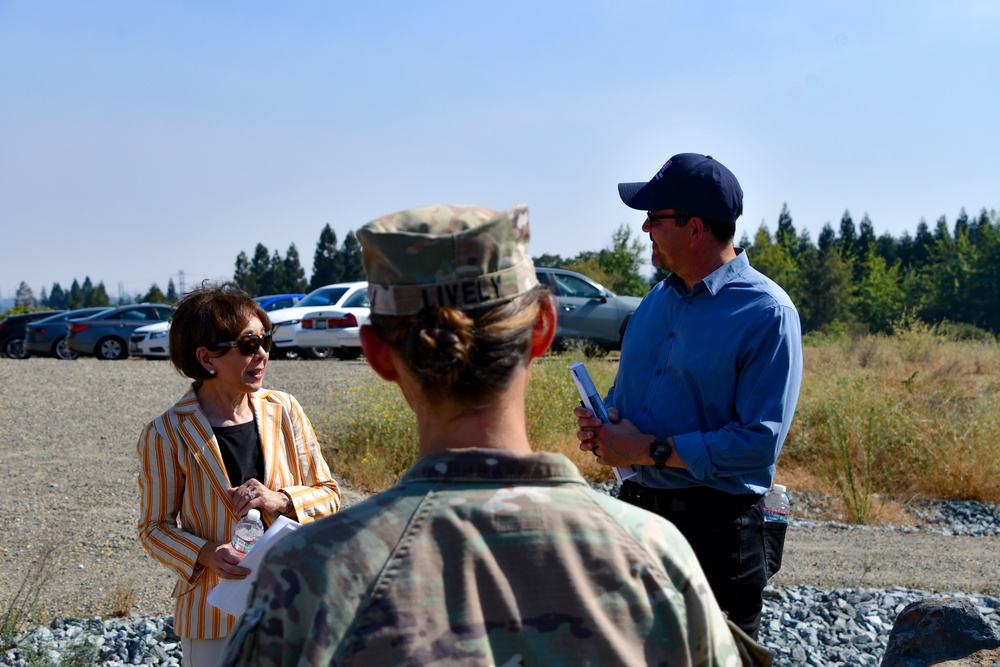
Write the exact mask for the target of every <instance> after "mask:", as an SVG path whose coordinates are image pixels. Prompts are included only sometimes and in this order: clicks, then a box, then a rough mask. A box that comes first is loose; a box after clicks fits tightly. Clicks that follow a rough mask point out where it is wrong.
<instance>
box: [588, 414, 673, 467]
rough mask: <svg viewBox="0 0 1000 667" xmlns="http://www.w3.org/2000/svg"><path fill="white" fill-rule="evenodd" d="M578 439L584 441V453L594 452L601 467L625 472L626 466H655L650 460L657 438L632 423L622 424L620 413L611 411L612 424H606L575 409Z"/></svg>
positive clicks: (623, 421)
mask: <svg viewBox="0 0 1000 667" xmlns="http://www.w3.org/2000/svg"><path fill="white" fill-rule="evenodd" d="M573 414H574V415H576V425H577V428H578V429H579V430H578V431H577V432H576V437H577V438H579V440H580V451H583V452H593V453H594V456H596V457H597V462H598V463H600V464H601V465H606V466H614V467H616V468H623V467H625V466H629V465H633V464H637V465H644V466H645V465H653V459H651V458H650V457H649V445H650V443H652V442H653V436H651V435H645V434H644V433H641V432H640V431H639V429H637V428H636V427H635V425H634V424H633V423H632V422H630V421H629V420H627V419H625V420H619V418H618V410H616V409H615V408H608V418H609V419H611V423H610V424H605V423H604V422H602V421H601V420H600V419H599V418H598V417H596V416H595V415H594V413H593V412H591V411H590V410H588V409H587V408H584V407H578V408H574V410H573Z"/></svg>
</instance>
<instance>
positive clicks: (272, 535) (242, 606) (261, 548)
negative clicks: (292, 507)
mask: <svg viewBox="0 0 1000 667" xmlns="http://www.w3.org/2000/svg"><path fill="white" fill-rule="evenodd" d="M298 528H300V524H298V523H296V522H295V521H292V520H291V519H289V518H287V517H283V516H279V517H278V520H277V521H275V522H274V523H272V524H271V525H270V527H268V529H267V530H265V531H264V534H263V535H262V536H261V538H260V539H259V540H258V541H257V544H255V545H253V549H251V550H250V553H248V554H247V555H246V557H245V558H244V559H243V560H242V561H240V565H241V566H242V567H245V568H248V569H249V570H250V574H248V575H247V576H246V578H245V579H223V580H222V581H220V582H219V583H218V584H216V585H215V588H213V589H212V591H211V592H210V593H209V594H208V603H209V604H210V605H212V606H213V607H218V608H219V609H221V610H222V611H224V612H226V613H227V614H232V615H233V616H239V615H241V614H242V613H243V612H245V611H246V610H247V607H248V606H249V605H250V592H251V591H252V590H253V584H254V582H255V581H257V572H258V569H259V566H260V564H261V563H262V562H263V560H264V556H266V555H267V552H268V550H269V549H270V548H271V547H272V546H274V544H275V542H277V541H278V538H279V537H281V536H283V535H287V534H289V532H290V531H293V530H297V529H298Z"/></svg>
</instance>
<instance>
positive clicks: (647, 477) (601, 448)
mask: <svg viewBox="0 0 1000 667" xmlns="http://www.w3.org/2000/svg"><path fill="white" fill-rule="evenodd" d="M618 191H619V194H620V195H621V198H622V201H624V202H625V204H626V205H627V206H629V207H631V208H635V209H639V210H642V211H646V212H647V216H646V220H645V222H644V223H643V226H642V230H643V231H644V232H646V233H648V234H649V238H650V241H651V242H652V253H653V255H652V262H653V265H654V266H656V267H659V268H661V269H663V270H664V271H667V272H669V273H670V275H669V277H668V278H667V279H666V280H664V281H662V282H660V283H659V284H657V285H656V286H655V287H654V288H653V289H652V290H651V291H650V292H649V294H647V295H646V297H645V298H644V299H643V301H642V303H641V304H640V305H639V308H638V309H637V310H636V311H635V314H634V315H633V316H632V318H631V320H630V321H629V325H628V329H627V331H626V333H625V338H624V341H623V343H622V353H621V362H620V364H619V368H618V374H617V377H616V378H615V383H614V386H612V387H611V390H610V391H609V392H608V396H607V399H606V403H607V406H608V407H609V408H610V409H609V413H610V415H611V418H612V422H613V423H611V424H604V425H602V424H601V422H600V420H599V419H597V418H595V417H594V416H593V415H592V413H591V412H590V411H588V410H586V409H584V408H577V409H576V411H575V414H576V415H577V421H578V425H579V429H580V430H579V433H578V437H579V438H580V441H581V443H580V448H581V449H582V450H584V451H592V452H593V453H594V454H595V455H596V456H597V459H598V461H599V462H600V463H602V464H605V465H609V466H619V467H625V466H628V465H635V466H637V469H638V474H637V475H636V476H634V477H632V478H631V479H629V480H627V481H626V482H625V483H624V484H623V485H622V488H621V494H620V497H621V498H622V499H623V500H625V501H626V502H629V503H631V504H634V505H638V506H640V507H644V508H646V509H648V510H651V511H653V512H656V513H657V514H660V515H661V516H664V517H666V518H667V519H669V520H670V521H672V522H673V523H674V524H675V525H676V526H677V527H678V528H679V529H680V531H681V533H683V534H684V536H685V537H686V538H687V539H688V541H689V542H690V543H691V546H692V547H693V548H694V551H695V553H696V554H697V555H698V559H699V561H700V562H701V565H702V568H703V569H704V570H705V574H706V575H707V577H708V580H709V583H710V584H711V586H712V590H713V592H714V593H715V596H716V598H717V599H718V601H719V605H720V606H721V607H722V609H723V610H724V611H726V612H727V613H728V614H729V617H730V619H731V620H732V621H733V622H734V623H736V624H737V625H739V626H740V627H741V628H743V629H744V630H745V631H746V632H747V633H749V634H750V635H751V636H756V633H757V630H758V628H759V626H760V611H761V608H762V599H761V592H762V591H763V589H764V587H765V586H766V585H767V580H768V578H769V577H770V576H771V575H773V574H774V573H775V572H776V571H777V569H778V567H780V563H781V549H782V546H783V543H784V531H785V524H767V526H766V527H765V525H764V520H763V511H762V509H761V507H762V498H763V495H764V493H766V492H767V490H768V488H769V487H770V486H771V483H772V482H773V481H774V472H775V461H776V460H777V458H778V454H779V453H780V451H781V446H782V443H783V442H784V440H785V436H786V435H787V434H788V428H789V426H790V424H791V420H792V415H793V413H794V412H795V403H796V401H797V399H798V395H799V387H800V385H801V380H802V334H801V328H800V324H799V316H798V313H797V311H796V310H795V306H794V305H793V304H792V301H791V299H789V298H788V295H787V294H785V292H784V291H783V290H782V289H781V288H780V287H779V286H778V285H776V284H775V283H774V282H772V281H771V280H770V279H768V278H767V277H766V276H764V275H763V274H761V273H759V272H758V271H756V270H754V269H753V268H752V267H751V266H750V263H749V260H748V258H747V253H746V252H745V251H744V250H743V249H742V248H736V247H734V246H733V237H734V236H735V231H736V219H737V218H738V217H739V216H740V214H741V213H742V212H743V191H742V189H741V188H740V185H739V183H738V182H737V180H736V177H735V176H734V175H733V173H732V172H731V171H729V170H728V169H727V168H726V167H724V166H723V165H722V164H721V163H720V162H718V161H717V160H714V159H713V158H711V157H710V156H703V155H698V154H694V153H682V154H680V155H675V156H674V157H672V158H671V159H670V160H669V161H668V162H667V163H666V164H665V165H664V166H663V167H662V168H661V169H660V171H659V172H657V174H656V175H655V176H654V177H653V178H652V180H650V181H649V182H648V183H621V184H619V186H618Z"/></svg>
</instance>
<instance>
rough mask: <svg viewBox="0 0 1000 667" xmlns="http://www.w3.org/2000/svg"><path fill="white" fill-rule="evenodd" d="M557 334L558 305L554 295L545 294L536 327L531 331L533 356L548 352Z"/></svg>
mask: <svg viewBox="0 0 1000 667" xmlns="http://www.w3.org/2000/svg"><path fill="white" fill-rule="evenodd" d="M555 335H556V305H555V302H554V301H553V300H552V296H551V295H549V294H546V295H545V298H543V299H542V300H541V302H540V303H539V308H538V317H536V318H535V328H534V330H533V331H532V332H531V358H532V359H535V358H536V357H540V356H542V355H543V354H545V353H546V352H548V350H549V347H550V346H551V345H552V339H553V338H554V337H555Z"/></svg>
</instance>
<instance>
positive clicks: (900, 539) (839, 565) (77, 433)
mask: <svg viewBox="0 0 1000 667" xmlns="http://www.w3.org/2000/svg"><path fill="white" fill-rule="evenodd" d="M366 372H370V371H369V370H368V368H367V365H366V364H365V363H364V362H363V361H358V362H338V361H326V362H316V361H273V362H271V363H270V364H269V365H268V375H267V381H266V383H265V384H266V386H268V387H271V388H274V389H281V390H284V391H289V392H291V393H292V394H294V395H295V396H296V397H297V398H298V399H299V400H300V401H301V402H302V404H303V405H304V406H305V408H306V412H307V413H308V414H310V415H311V416H312V418H313V419H314V421H319V419H318V416H319V415H320V414H322V413H323V412H324V410H328V409H329V407H330V406H332V405H334V404H335V403H334V402H335V401H340V400H342V394H341V392H340V390H339V388H340V387H342V386H344V385H345V384H346V381H349V379H350V377H351V376H352V375H355V374H358V373H366ZM187 384H188V383H187V381H186V380H185V379H184V378H182V377H180V376H179V375H178V374H177V373H176V372H174V370H173V369H172V367H171V366H170V365H169V363H167V362H165V361H144V360H134V359H130V360H127V361H120V362H98V361H96V360H92V359H80V360H77V361H74V362H65V361H58V360H54V359H38V358H35V359H28V360H24V361H16V360H10V359H0V387H2V388H3V389H2V391H3V398H2V400H0V426H2V428H0V452H2V453H3V455H2V468H0V473H2V479H3V480H4V481H5V484H4V487H3V488H4V492H3V494H2V495H0V516H3V517H4V518H5V520H6V521H7V523H8V528H7V529H6V530H4V531H2V532H0V562H2V563H3V568H2V576H0V602H2V601H6V600H8V599H10V597H11V596H12V595H13V594H14V593H15V592H16V591H17V589H18V587H19V586H20V585H21V583H22V582H23V581H24V580H25V578H26V577H27V576H29V575H30V574H31V573H32V572H34V571H37V569H38V560H39V558H40V555H41V554H42V553H43V552H44V551H45V550H46V548H49V547H55V549H54V551H53V553H52V563H53V565H54V568H53V575H52V577H51V579H50V580H49V581H48V582H47V584H46V586H45V587H44V589H43V591H42V595H41V601H42V604H43V606H44V612H45V615H46V616H47V617H49V618H52V617H56V616H64V617H65V616H75V617H79V616H87V615H92V614H100V613H102V612H105V611H106V610H107V609H108V608H109V601H110V599H111V596H112V594H113V593H114V591H116V590H117V589H120V588H125V589H131V590H132V591H133V592H134V597H133V612H134V613H137V614H141V615H149V616H160V615H165V614H170V613H172V602H171V599H170V597H169V593H170V590H171V588H172V585H173V575H172V574H171V573H170V572H168V571H167V569H166V568H164V567H163V566H161V565H159V564H158V563H156V562H155V561H154V560H153V559H152V558H151V557H149V556H148V555H147V554H146V552H145V550H144V549H143V548H142V547H141V545H140V544H139V543H138V540H137V539H136V522H137V517H138V503H137V489H136V472H137V461H136V456H135V440H136V438H137V437H138V435H139V433H140V431H141V429H142V428H143V426H144V425H145V424H146V423H147V422H148V421H149V420H150V419H151V418H152V417H154V416H155V415H157V414H159V413H160V412H162V411H163V410H165V409H166V408H168V407H169V406H170V405H172V404H173V402H175V401H176V399H177V398H178V397H180V396H181V395H182V394H183V392H184V391H185V389H186V387H187ZM331 467H334V474H335V475H336V474H337V471H336V469H335V466H331ZM345 495H346V499H347V502H348V503H350V502H352V501H354V500H356V499H357V497H358V495H357V494H354V493H352V492H350V490H347V493H346V494H345ZM792 499H793V511H794V509H795V507H794V505H795V504H796V503H797V504H798V505H799V506H804V505H805V504H806V503H809V502H810V498H809V496H808V495H806V494H799V495H793V497H792ZM963 511H964V510H963ZM989 511H991V512H994V517H995V508H989ZM931 514H933V512H931ZM928 516H930V515H928ZM929 521H930V520H929ZM932 523H933V522H932ZM940 523H941V522H940V521H938V524H940ZM949 531H950V529H949V528H947V527H944V528H942V527H941V525H925V526H922V527H920V528H919V529H918V528H908V529H899V528H897V529H857V528H853V527H846V526H843V525H839V524H834V523H830V522H819V521H804V520H796V521H794V522H793V525H792V526H791V529H790V531H789V535H788V540H787V542H786V547H785V560H784V565H783V568H782V571H781V572H780V573H779V574H778V575H777V576H776V577H775V578H774V579H773V580H772V584H773V585H774V587H775V590H776V592H775V593H774V596H775V597H774V600H782V604H781V607H782V608H787V607H788V605H789V604H791V603H790V602H789V600H790V599H791V600H792V601H794V598H795V593H794V592H795V591H797V590H802V589H806V590H812V587H815V588H817V589H831V588H851V587H853V588H858V587H865V588H866V589H874V590H879V589H881V590H883V591H888V590H890V589H893V587H905V588H906V589H920V590H924V591H968V592H982V591H988V592H996V590H997V585H998V584H997V582H1000V559H997V558H996V553H997V548H998V546H1000V545H998V540H1000V537H997V536H995V531H994V534H993V536H990V535H989V533H986V535H987V536H968V535H949V534H944V533H947V532H949ZM951 532H954V531H951ZM958 532H962V531H961V530H960V531H958ZM821 595H822V591H819V592H816V593H815V594H813V597H816V596H821ZM789 596H790V597H789ZM772 602H773V600H772ZM777 611H778V609H775V612H777ZM773 616H778V614H777V613H775V614H774V615H773Z"/></svg>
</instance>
